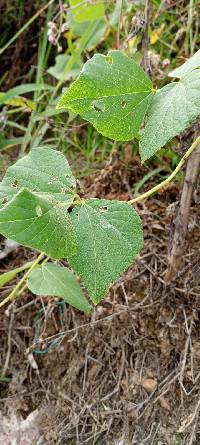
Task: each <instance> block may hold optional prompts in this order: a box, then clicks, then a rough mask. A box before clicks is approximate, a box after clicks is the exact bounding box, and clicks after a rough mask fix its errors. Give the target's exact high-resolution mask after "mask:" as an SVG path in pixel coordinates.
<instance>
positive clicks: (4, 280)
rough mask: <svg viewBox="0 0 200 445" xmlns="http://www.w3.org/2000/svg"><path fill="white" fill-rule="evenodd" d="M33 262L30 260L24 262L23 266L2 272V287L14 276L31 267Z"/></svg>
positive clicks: (0, 279)
mask: <svg viewBox="0 0 200 445" xmlns="http://www.w3.org/2000/svg"><path fill="white" fill-rule="evenodd" d="M32 264H33V262H28V263H26V264H24V265H23V266H21V267H17V268H16V269H13V270H9V271H8V272H5V273H2V274H1V275H0V289H1V288H2V287H3V286H4V285H5V284H7V283H9V281H11V280H12V279H13V278H15V277H16V275H17V274H18V273H20V272H23V271H24V270H26V269H29V267H30V266H31V265H32Z"/></svg>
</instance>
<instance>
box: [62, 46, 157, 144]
mask: <svg viewBox="0 0 200 445" xmlns="http://www.w3.org/2000/svg"><path fill="white" fill-rule="evenodd" d="M151 98H152V83H151V80H150V79H149V78H148V77H147V76H146V74H145V73H144V71H143V70H142V68H141V67H140V66H138V65H137V63H135V62H134V61H133V60H132V59H130V58H129V57H127V56H126V55H125V54H123V53H122V52H120V51H110V52H109V53H108V56H103V55H101V54H96V55H94V56H93V57H92V59H90V60H89V61H88V62H86V63H85V65H84V67H83V69H82V71H81V73H80V75H79V77H78V79H77V80H76V81H75V82H73V84H72V85H71V86H70V88H68V89H67V91H65V93H64V95H63V96H62V97H61V99H60V100H59V102H58V105H57V107H58V108H62V109H63V108H65V109H69V110H72V111H73V112H75V113H78V114H80V115H81V116H82V117H83V118H84V119H86V120H88V121H89V122H91V123H92V124H93V125H94V127H95V128H96V129H97V130H98V131H99V132H100V133H102V134H103V135H104V136H107V137H110V138H112V139H115V140H119V141H127V140H130V139H133V138H134V137H138V131H139V128H140V125H141V123H142V121H143V118H144V115H145V113H146V110H147V108H148V106H149V104H150V101H151Z"/></svg>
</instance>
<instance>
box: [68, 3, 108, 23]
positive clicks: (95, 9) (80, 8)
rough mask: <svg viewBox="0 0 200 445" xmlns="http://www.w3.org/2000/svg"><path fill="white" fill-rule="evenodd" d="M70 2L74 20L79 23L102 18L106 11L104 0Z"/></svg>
mask: <svg viewBox="0 0 200 445" xmlns="http://www.w3.org/2000/svg"><path fill="white" fill-rule="evenodd" d="M69 3H70V6H71V13H72V15H73V17H74V20H76V22H79V23H80V22H85V21H87V22H88V21H92V20H97V19H100V18H101V17H103V16H104V13H105V10H104V1H103V0H100V1H99V0H93V1H92V2H88V0H82V1H80V0H69Z"/></svg>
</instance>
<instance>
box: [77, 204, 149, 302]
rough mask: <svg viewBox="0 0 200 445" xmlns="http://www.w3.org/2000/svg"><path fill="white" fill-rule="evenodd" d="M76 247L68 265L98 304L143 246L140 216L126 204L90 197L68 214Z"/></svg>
mask: <svg viewBox="0 0 200 445" xmlns="http://www.w3.org/2000/svg"><path fill="white" fill-rule="evenodd" d="M70 216H71V219H72V223H73V225H74V229H75V232H76V235H77V243H78V248H77V252H76V254H75V255H73V256H71V257H70V258H69V261H70V265H71V266H72V267H73V269H74V270H75V271H76V272H77V273H78V274H79V275H80V277H81V278H82V280H83V281H84V283H85V285H86V287H87V288H88V291H89V293H90V296H91V299H92V301H93V302H94V303H98V302H99V301H100V300H101V299H102V298H103V297H104V295H105V292H106V291H107V289H108V287H109V286H110V285H111V284H112V283H113V282H114V281H115V280H116V279H117V278H119V276H120V274H121V273H122V272H124V271H125V270H126V269H127V267H128V266H129V265H130V264H131V263H132V262H133V260H134V258H135V257H136V255H137V254H138V253H139V251H140V250H141V248H142V246H143V235H142V226H141V222H140V218H139V216H138V214H137V213H136V211H135V210H134V209H133V208H132V207H131V206H130V205H129V204H127V203H125V202H120V201H108V200H105V199H101V200H99V199H90V200H87V201H85V203H83V204H82V205H79V206H76V207H75V208H74V209H73V211H72V212H71V213H70Z"/></svg>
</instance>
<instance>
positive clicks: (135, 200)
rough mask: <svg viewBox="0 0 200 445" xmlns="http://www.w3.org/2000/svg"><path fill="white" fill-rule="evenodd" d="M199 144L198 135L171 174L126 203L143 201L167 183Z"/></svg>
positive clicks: (199, 138)
mask: <svg viewBox="0 0 200 445" xmlns="http://www.w3.org/2000/svg"><path fill="white" fill-rule="evenodd" d="M198 144H200V136H199V137H198V138H197V139H195V141H194V142H193V144H192V145H191V146H190V147H189V148H188V150H187V151H186V153H185V154H184V156H183V157H182V159H181V160H180V162H179V163H178V165H177V167H176V168H175V170H174V171H173V172H172V173H171V175H169V176H168V178H166V179H165V180H164V181H162V182H161V183H160V184H158V185H155V187H153V188H152V189H150V190H148V191H147V192H145V193H143V194H142V195H139V196H137V197H136V198H133V199H131V200H130V201H128V204H134V203H135V202H140V201H143V200H144V199H146V198H148V197H149V196H151V195H152V194H153V193H155V192H157V191H158V190H160V189H161V188H163V187H165V186H166V185H167V184H169V182H170V181H172V179H173V178H174V177H175V176H176V174H177V173H178V172H179V170H180V169H181V168H182V166H183V165H184V164H185V161H186V160H187V159H188V158H189V156H190V155H191V154H192V152H193V151H194V150H195V148H196V147H197V146H198Z"/></svg>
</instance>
